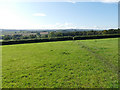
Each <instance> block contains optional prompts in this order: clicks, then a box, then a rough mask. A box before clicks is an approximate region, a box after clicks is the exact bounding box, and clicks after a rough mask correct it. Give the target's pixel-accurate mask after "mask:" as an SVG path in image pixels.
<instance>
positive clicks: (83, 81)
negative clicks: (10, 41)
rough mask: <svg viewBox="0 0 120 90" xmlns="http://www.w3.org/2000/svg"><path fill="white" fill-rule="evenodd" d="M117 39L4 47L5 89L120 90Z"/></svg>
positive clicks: (3, 72) (3, 84)
mask: <svg viewBox="0 0 120 90" xmlns="http://www.w3.org/2000/svg"><path fill="white" fill-rule="evenodd" d="M117 69H118V38H114V39H113V38H111V39H99V40H97V39H95V40H81V41H80V40H76V41H59V42H45V43H32V44H19V45H8V46H2V70H3V71H2V74H3V77H2V79H3V81H2V82H3V83H2V87H3V88H8V87H9V88H13V87H14V88H16V87H19V88H28V87H34V88H80V87H82V88H118V75H117Z"/></svg>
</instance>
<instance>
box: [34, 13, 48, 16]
mask: <svg viewBox="0 0 120 90" xmlns="http://www.w3.org/2000/svg"><path fill="white" fill-rule="evenodd" d="M33 16H46V14H44V13H34V14H33Z"/></svg>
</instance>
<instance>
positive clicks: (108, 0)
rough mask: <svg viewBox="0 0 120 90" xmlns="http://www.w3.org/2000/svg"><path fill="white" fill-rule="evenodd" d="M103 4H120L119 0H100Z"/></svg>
mask: <svg viewBox="0 0 120 90" xmlns="http://www.w3.org/2000/svg"><path fill="white" fill-rule="evenodd" d="M100 1H101V2H104V3H115V2H119V0H100Z"/></svg>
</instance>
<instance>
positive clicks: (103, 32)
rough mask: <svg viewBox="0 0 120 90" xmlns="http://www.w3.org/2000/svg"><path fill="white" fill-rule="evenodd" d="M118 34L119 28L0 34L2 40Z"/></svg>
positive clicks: (119, 32)
mask: <svg viewBox="0 0 120 90" xmlns="http://www.w3.org/2000/svg"><path fill="white" fill-rule="evenodd" d="M114 34H120V29H119V28H118V29H109V30H101V31H100V30H99V31H97V30H90V31H71V32H70V31H68V32H62V31H61V32H60V31H51V32H49V33H48V34H40V33H39V32H36V34H35V35H27V36H25V35H22V34H21V35H17V34H14V35H4V36H1V38H2V39H3V40H27V39H32V40H33V39H42V38H48V39H50V38H58V37H60V38H64V37H86V36H100V35H101V36H103V35H114Z"/></svg>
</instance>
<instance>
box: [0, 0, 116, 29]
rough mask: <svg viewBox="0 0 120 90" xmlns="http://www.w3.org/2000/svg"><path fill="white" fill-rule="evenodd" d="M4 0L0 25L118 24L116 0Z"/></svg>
mask: <svg viewBox="0 0 120 90" xmlns="http://www.w3.org/2000/svg"><path fill="white" fill-rule="evenodd" d="M6 1H7V0H4V1H2V0H1V1H0V29H64V28H65V29H68V28H80V29H81V28H83V29H85V28H87V29H109V28H117V27H118V3H117V0H97V2H94V1H95V0H85V1H86V2H85V1H84V2H82V1H83V0H62V1H63V2H53V1H51V2H47V0H46V2H43V1H42V0H34V1H33V0H30V1H29V2H28V1H27V0H26V1H25V0H24V1H19V0H16V1H14V0H11V2H6ZM54 1H55V0H54ZM78 1H79V2H78ZM88 1H89V2H88Z"/></svg>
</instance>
